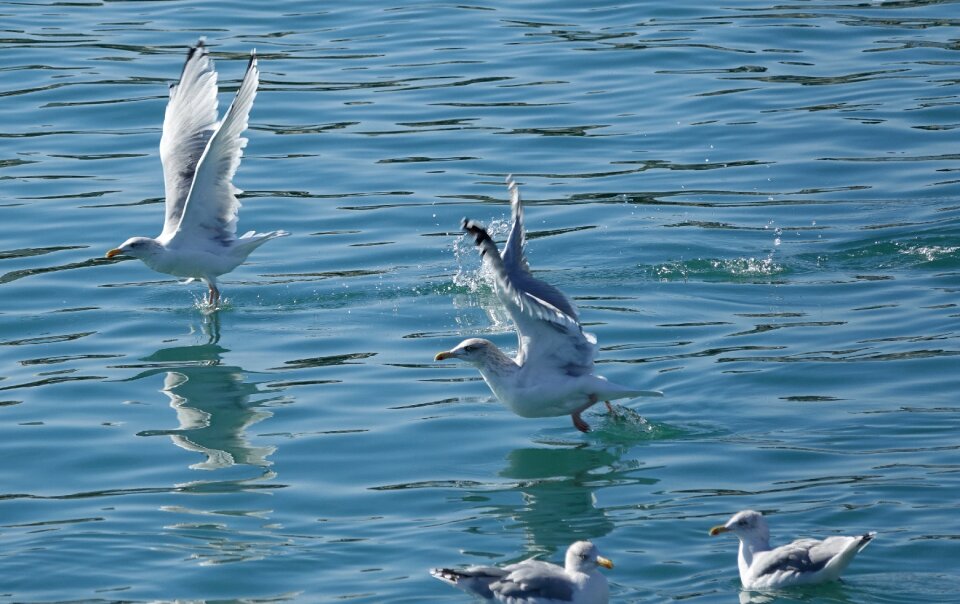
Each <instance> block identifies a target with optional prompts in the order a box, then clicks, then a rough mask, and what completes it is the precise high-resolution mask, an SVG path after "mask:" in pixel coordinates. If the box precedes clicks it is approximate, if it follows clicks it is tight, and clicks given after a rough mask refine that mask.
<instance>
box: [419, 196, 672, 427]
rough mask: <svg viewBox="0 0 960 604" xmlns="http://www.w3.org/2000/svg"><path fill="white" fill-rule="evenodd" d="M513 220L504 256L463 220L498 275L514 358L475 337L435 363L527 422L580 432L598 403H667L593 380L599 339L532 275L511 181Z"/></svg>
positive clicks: (570, 305) (572, 309) (567, 303)
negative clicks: (550, 422)
mask: <svg viewBox="0 0 960 604" xmlns="http://www.w3.org/2000/svg"><path fill="white" fill-rule="evenodd" d="M507 186H508V188H509V190H510V206H511V211H512V214H513V220H512V225H511V228H510V234H509V235H508V236H507V242H506V244H505V246H504V252H503V256H501V255H500V250H499V249H498V248H497V244H496V243H494V241H493V239H491V238H490V234H489V233H487V231H486V229H484V228H483V227H482V226H480V225H478V224H477V223H475V222H473V221H472V220H468V219H466V218H464V220H463V230H464V231H466V232H467V234H469V235H470V236H471V237H473V239H474V241H475V242H476V245H477V247H478V248H479V249H480V255H481V256H482V257H483V261H484V262H487V263H488V265H489V266H490V268H491V269H492V271H493V275H494V281H495V287H494V289H495V290H496V292H497V297H498V298H499V299H500V301H501V302H502V303H503V305H504V306H505V307H506V309H507V312H508V313H509V314H510V317H511V319H513V323H514V326H515V327H516V330H517V336H518V340H519V345H518V350H517V355H516V356H515V357H514V358H512V359H511V358H510V357H508V356H507V355H506V354H504V353H503V352H502V351H501V350H500V349H499V348H497V347H496V345H494V344H493V342H490V341H489V340H483V339H480V338H470V339H468V340H464V341H463V342H461V343H460V344H458V345H457V346H456V347H455V348H453V349H452V350H448V351H444V352H441V353H438V354H437V355H436V357H435V360H437V361H442V360H445V359H460V360H462V361H466V362H468V363H470V364H471V365H473V366H475V367H476V368H477V369H479V370H480V375H482V376H483V379H484V381H485V382H486V383H487V385H488V386H489V387H490V390H492V391H493V393H494V395H496V397H497V398H498V399H500V401H501V402H503V403H504V404H505V405H507V407H509V408H510V409H511V410H512V411H513V412H514V413H516V414H517V415H519V416H521V417H555V416H559V415H570V416H571V417H572V419H573V425H574V426H575V427H576V428H577V429H578V430H580V431H581V432H588V431H589V430H590V426H589V425H587V422H585V421H584V420H583V418H582V417H581V416H580V414H581V413H583V412H584V411H585V410H586V409H588V408H589V407H591V406H592V405H594V404H596V403H597V402H598V401H601V400H602V401H606V403H607V408H608V409H610V410H611V411H612V408H611V406H610V402H609V401H611V400H615V399H622V398H633V397H638V396H661V395H662V393H660V392H658V391H650V390H635V389H633V388H628V387H626V386H620V385H618V384H614V383H613V382H610V381H608V380H607V379H606V378H603V377H601V376H599V375H595V374H594V373H593V369H594V367H593V360H594V357H595V356H596V352H597V339H596V337H595V336H594V335H593V334H590V333H586V332H584V331H583V328H582V327H581V325H580V318H579V315H578V314H577V309H576V307H575V306H574V304H573V302H571V301H570V300H569V299H568V298H567V297H566V296H565V295H563V292H561V291H560V290H558V289H557V288H555V287H553V286H552V285H549V284H548V283H545V282H543V281H541V280H540V279H537V278H536V277H534V276H533V274H532V273H531V272H530V265H529V263H528V262H527V258H526V254H525V252H524V248H525V242H524V239H525V235H524V227H523V206H522V204H521V201H520V190H519V188H518V187H517V184H516V182H514V180H513V177H508V178H507Z"/></svg>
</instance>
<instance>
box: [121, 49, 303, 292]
mask: <svg viewBox="0 0 960 604" xmlns="http://www.w3.org/2000/svg"><path fill="white" fill-rule="evenodd" d="M259 81H260V71H259V70H258V69H257V54H256V51H253V52H251V53H250V63H249V64H248V65H247V72H246V74H245V75H244V76H243V82H242V83H241V84H240V89H239V90H238V91H237V96H236V98H234V100H233V103H232V104H231V105H230V108H229V109H228V110H227V113H226V115H225V116H224V118H223V121H217V72H216V71H214V68H213V61H212V60H211V59H210V55H209V53H208V51H207V48H206V46H204V40H203V38H201V39H200V41H199V42H197V45H196V46H194V47H193V48H191V49H190V51H189V52H188V53H187V61H186V63H185V64H184V66H183V73H182V74H181V75H180V82H179V83H177V84H173V85H171V86H170V101H169V102H168V103H167V111H166V115H165V117H164V119H163V136H161V138H160V160H161V161H162V162H163V180H164V185H165V188H166V204H165V205H166V219H165V220H164V223H163V232H162V233H160V236H158V237H157V238H156V239H152V238H150V237H131V238H130V239H127V240H126V241H125V242H124V243H123V245H121V246H120V247H118V248H115V249H112V250H110V251H109V252H107V254H106V255H107V258H113V257H114V256H117V255H119V254H125V255H127V256H133V257H135V258H139V259H140V260H142V261H143V263H144V264H146V265H147V266H149V267H150V268H152V269H153V270H155V271H157V272H161V273H166V274H168V275H175V276H177V277H186V278H187V282H188V283H189V282H190V281H192V280H194V279H200V280H202V281H203V282H204V283H206V284H207V286H208V287H209V288H210V298H209V303H210V304H211V305H215V304H216V303H217V302H218V301H219V299H220V290H218V289H217V277H219V276H220V275H223V274H225V273H229V272H230V271H232V270H233V269H235V268H236V267H237V266H239V265H240V264H241V263H243V261H244V260H246V259H247V256H248V255H250V252H252V251H253V250H255V249H256V248H258V247H259V246H260V245H262V244H263V243H264V242H266V241H268V240H270V239H273V238H274V237H282V236H284V235H287V234H288V233H286V232H285V231H272V232H270V233H255V232H254V231H250V232H248V233H246V234H245V235H243V236H242V237H239V238H237V236H236V232H237V212H238V211H239V209H240V202H239V201H237V198H236V194H237V193H240V192H241V191H240V190H239V189H237V188H236V187H234V186H233V183H232V182H231V181H232V180H233V175H234V173H235V172H236V171H237V167H238V166H239V165H240V157H241V156H242V155H243V148H244V147H245V146H246V145H247V139H245V138H243V137H241V136H240V135H241V134H242V133H243V131H244V130H246V128H247V116H248V115H249V114H250V108H251V107H252V106H253V99H254V97H255V96H256V94H257V85H258V84H259Z"/></svg>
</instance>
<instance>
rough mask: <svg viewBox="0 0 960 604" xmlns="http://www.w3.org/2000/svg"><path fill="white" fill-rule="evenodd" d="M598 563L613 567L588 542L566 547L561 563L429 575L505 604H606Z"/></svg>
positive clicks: (537, 562) (439, 571)
mask: <svg viewBox="0 0 960 604" xmlns="http://www.w3.org/2000/svg"><path fill="white" fill-rule="evenodd" d="M598 566H603V567H605V568H613V563H612V562H611V561H610V560H608V559H607V558H604V557H603V556H601V555H600V552H599V551H598V550H597V547H596V546H595V545H594V544H592V543H590V542H589V541H577V542H576V543H574V544H573V545H571V546H570V547H569V548H567V555H566V560H565V561H564V565H563V566H557V565H556V564H551V563H549V562H542V561H540V560H534V559H533V558H530V559H529V560H524V561H523V562H518V563H516V564H510V565H508V566H504V567H499V566H470V567H467V568H463V569H450V568H434V569H432V570H431V571H430V574H431V575H433V576H434V577H436V578H437V579H440V580H441V581H443V582H444V583H447V584H449V585H453V586H454V587H458V588H460V589H462V590H463V591H465V592H467V593H469V594H472V595H475V596H478V597H480V598H483V599H485V600H488V601H496V602H507V603H509V604H607V602H609V600H610V592H609V587H608V586H607V578H606V577H604V576H603V575H602V574H601V573H600V571H599V570H598V568H597V567H598Z"/></svg>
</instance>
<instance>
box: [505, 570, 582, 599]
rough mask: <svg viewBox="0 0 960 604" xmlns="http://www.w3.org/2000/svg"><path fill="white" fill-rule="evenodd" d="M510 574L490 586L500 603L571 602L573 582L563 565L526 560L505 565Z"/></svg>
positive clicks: (573, 590) (574, 587) (573, 593)
mask: <svg viewBox="0 0 960 604" xmlns="http://www.w3.org/2000/svg"><path fill="white" fill-rule="evenodd" d="M504 570H508V571H510V574H509V575H507V576H506V577H503V578H502V579H500V580H499V581H497V582H495V583H493V584H491V585H490V591H491V592H492V593H493V594H495V595H496V596H497V597H498V599H499V600H501V601H503V602H517V603H518V604H520V603H526V602H531V603H540V602H573V600H574V595H575V593H576V585H574V583H573V581H571V580H570V577H569V576H568V575H567V573H566V572H565V571H564V569H563V568H561V567H559V566H557V565H556V564H550V563H548V562H541V561H538V560H526V561H524V562H519V563H517V564H512V565H510V566H507V567H505V568H504Z"/></svg>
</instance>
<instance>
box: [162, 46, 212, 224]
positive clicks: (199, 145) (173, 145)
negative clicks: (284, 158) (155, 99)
mask: <svg viewBox="0 0 960 604" xmlns="http://www.w3.org/2000/svg"><path fill="white" fill-rule="evenodd" d="M216 128H217V72H216V71H214V69H213V61H212V60H211V59H210V54H209V52H208V51H207V48H206V46H204V41H203V38H201V39H200V41H199V42H197V45H196V46H194V47H193V48H191V49H190V51H189V52H188V53H187V60H186V62H185V63H184V64H183V72H182V73H181V74H180V81H179V82H177V83H176V84H172V85H171V86H170V100H169V101H168V102H167V111H166V114H165V116H164V118H163V135H162V136H161V137H160V161H161V162H163V181H164V185H165V188H166V204H165V205H166V216H165V220H164V223H163V232H162V233H161V235H160V236H161V237H172V236H173V234H174V233H175V232H176V230H177V228H178V227H179V226H180V217H181V216H183V209H184V206H185V205H186V203H187V195H188V194H189V193H190V187H191V185H193V177H194V174H195V173H196V170H197V163H198V162H199V161H200V157H201V156H202V155H203V150H204V149H206V147H207V143H208V142H209V140H210V137H211V136H213V133H214V131H215V130H216Z"/></svg>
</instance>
